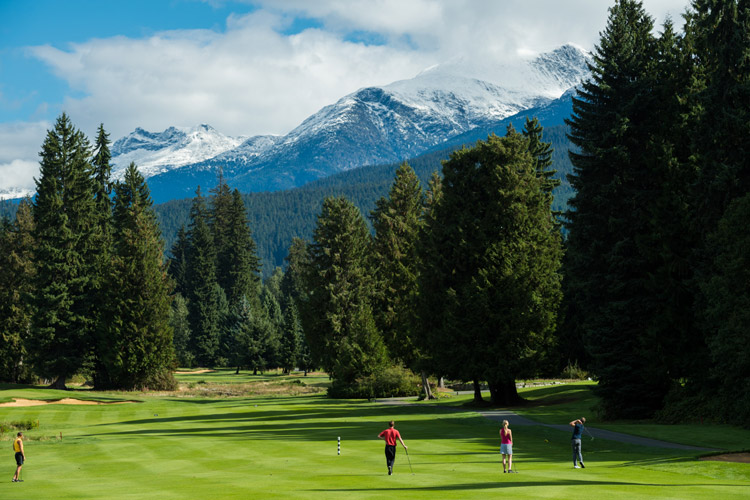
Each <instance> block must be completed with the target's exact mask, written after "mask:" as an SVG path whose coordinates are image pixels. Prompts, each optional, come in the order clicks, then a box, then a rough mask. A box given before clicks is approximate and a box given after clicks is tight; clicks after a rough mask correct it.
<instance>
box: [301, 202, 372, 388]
mask: <svg viewBox="0 0 750 500" xmlns="http://www.w3.org/2000/svg"><path fill="white" fill-rule="evenodd" d="M369 247H370V235H369V232H368V230H367V225H366V223H365V221H364V218H363V217H362V214H361V213H360V212H359V210H358V209H357V208H356V207H355V206H354V205H353V204H352V203H351V202H350V201H348V200H346V199H345V198H326V200H325V201H324V202H323V208H322V211H321V213H320V215H319V216H318V222H317V225H316V227H315V230H314V233H313V242H312V243H311V244H310V245H308V267H307V270H306V272H305V291H306V297H304V301H303V302H302V305H303V307H304V308H305V310H306V312H305V314H304V315H303V318H304V320H305V321H306V322H305V323H304V328H305V335H306V337H307V340H308V344H309V346H310V349H311V351H312V354H313V359H314V360H316V364H320V366H322V367H323V368H324V369H325V370H326V371H327V372H328V373H329V374H330V375H331V376H332V378H333V380H334V385H335V386H338V387H347V386H350V385H351V384H354V383H355V381H356V379H357V378H358V377H362V376H367V375H370V374H372V373H374V372H375V371H377V370H378V369H379V368H380V367H382V366H383V365H384V363H385V362H386V359H385V346H384V345H383V341H382V338H381V337H380V334H379V332H377V329H376V327H375V324H374V321H373V317H372V308H371V305H370V300H371V298H372V293H373V284H372V278H371V276H369V274H368V265H367V258H368V254H369Z"/></svg>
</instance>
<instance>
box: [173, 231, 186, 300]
mask: <svg viewBox="0 0 750 500" xmlns="http://www.w3.org/2000/svg"><path fill="white" fill-rule="evenodd" d="M189 251H190V241H189V240H188V236H187V231H185V226H184V225H183V226H180V230H179V231H178V232H177V240H175V242H174V244H173V245H172V249H171V250H170V252H169V253H170V254H171V257H170V258H169V275H170V276H171V277H172V280H173V281H174V286H175V292H177V293H179V294H180V295H182V296H183V297H186V296H188V295H189V293H190V291H189V290H188V283H187V276H188V272H187V269H188V268H187V265H188V262H187V256H188V253H189Z"/></svg>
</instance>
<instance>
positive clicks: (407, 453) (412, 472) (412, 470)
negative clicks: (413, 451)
mask: <svg viewBox="0 0 750 500" xmlns="http://www.w3.org/2000/svg"><path fill="white" fill-rule="evenodd" d="M404 451H405V452H406V459H407V460H408V461H409V470H410V471H411V475H412V476H413V475H414V469H412V468H411V458H409V450H404Z"/></svg>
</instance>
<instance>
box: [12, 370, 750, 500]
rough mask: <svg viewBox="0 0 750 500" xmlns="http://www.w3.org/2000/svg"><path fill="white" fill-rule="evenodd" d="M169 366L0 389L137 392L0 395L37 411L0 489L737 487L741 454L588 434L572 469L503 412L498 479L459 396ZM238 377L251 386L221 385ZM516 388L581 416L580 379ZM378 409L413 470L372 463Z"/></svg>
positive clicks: (545, 434)
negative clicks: (102, 378) (114, 387)
mask: <svg viewBox="0 0 750 500" xmlns="http://www.w3.org/2000/svg"><path fill="white" fill-rule="evenodd" d="M178 378H179V379H180V381H181V382H182V383H183V384H184V385H185V388H186V391H183V392H182V393H174V394H161V395H150V394H143V393H96V392H92V391H87V390H76V391H67V392H61V391H52V390H47V389H33V388H26V387H18V386H3V387H2V388H3V391H2V393H0V398H1V399H0V402H7V401H10V400H11V398H26V399H45V400H52V399H61V398H76V399H88V400H92V399H94V400H102V401H112V400H114V399H120V400H137V401H141V402H139V403H126V404H117V405H96V406H94V405H85V406H84V405H45V406H29V407H0V422H6V423H7V422H17V421H32V422H36V421H37V420H38V421H39V427H38V428H33V429H30V430H28V431H25V434H26V435H27V436H28V438H29V439H28V440H27V441H26V443H25V446H26V454H27V463H26V465H25V466H24V469H23V474H22V476H23V479H24V480H25V481H24V482H23V483H18V484H16V483H11V481H10V479H11V476H12V474H13V471H14V462H13V453H12V451H11V446H10V434H11V433H10V432H8V433H6V434H5V435H4V436H3V441H2V442H1V443H0V445H2V447H3V448H2V449H4V450H6V451H5V459H4V460H5V465H4V466H3V467H4V469H3V470H4V471H5V474H6V476H5V479H3V480H2V481H0V498H1V499H3V500H6V499H8V500H10V499H51V498H55V499H63V498H71V499H86V498H92V499H94V498H95V499H104V498H133V499H141V498H159V499H171V498H175V499H177V498H180V499H183V498H184V499H195V498H206V499H213V498H259V499H261V498H334V499H335V498H341V499H344V498H348V499H350V498H488V496H492V497H497V496H500V495H503V496H507V497H508V498H596V499H601V498H623V499H624V498H628V499H630V498H675V499H684V498H701V499H705V498H722V499H724V498H747V492H748V491H749V490H750V489H749V488H748V487H750V464H739V463H724V462H703V461H698V460H696V455H697V452H695V451H688V452H686V451H681V450H673V449H663V448H646V447H642V446H635V445H629V444H622V443H618V442H614V441H606V440H599V439H597V440H596V441H593V442H591V441H589V440H585V441H584V448H583V452H584V458H585V461H586V466H587V467H586V469H579V470H576V469H573V468H572V462H571V450H570V433H569V432H562V431H559V430H556V429H552V428H549V427H543V426H517V427H513V423H512V422H511V427H512V428H513V431H514V441H515V444H514V453H515V455H514V461H515V464H516V466H515V468H516V469H518V470H519V473H518V474H513V475H510V474H505V475H504V474H502V466H501V465H500V461H499V456H498V453H497V452H498V447H499V438H498V429H499V423H498V422H495V421H492V420H489V419H486V418H484V417H482V416H480V415H479V414H478V413H476V412H474V411H472V410H471V409H467V408H466V407H465V406H464V405H463V404H462V403H463V402H464V401H465V400H466V399H467V398H466V397H458V398H451V399H447V400H444V401H441V402H440V404H434V403H419V404H413V405H407V406H393V405H384V404H380V403H370V402H367V401H335V400H329V399H327V398H326V397H325V396H324V395H322V394H305V393H303V390H304V389H307V390H318V389H320V388H321V387H323V386H324V385H325V384H326V378H325V377H324V376H316V377H313V376H311V377H308V378H307V379H305V380H303V378H302V377H299V376H297V377H282V376H271V377H262V376H255V377H253V376H250V375H247V374H245V373H243V374H241V375H234V373H233V372H232V371H221V372H215V373H205V374H189V375H179V376H178ZM308 383H309V384H310V385H308ZM258 384H265V385H263V386H262V387H265V389H263V388H262V387H261V388H259V386H258ZM276 386H280V387H281V388H282V389H283V388H287V389H289V390H291V391H294V390H297V389H299V391H298V392H300V394H299V395H293V396H290V395H282V394H281V393H279V394H278V395H277V394H276V393H275V391H276ZM201 389H203V392H196V391H200V390H201ZM214 389H215V390H214ZM238 389H242V390H244V391H247V392H248V393H253V391H255V392H257V393H259V394H261V395H258V396H254V397H248V396H244V397H238V396H233V395H232V394H235V393H236V392H237V390H238ZM203 394H205V395H203ZM208 394H215V395H214V396H213V397H208V396H206V395H208ZM522 394H523V395H524V396H525V397H527V398H528V399H529V400H531V403H530V404H529V405H526V406H524V407H521V408H517V409H514V411H517V412H518V413H519V414H523V415H526V416H528V417H529V418H532V419H536V420H538V421H542V422H548V421H549V422H550V423H556V424H559V423H567V422H568V421H570V420H571V419H572V418H573V417H576V416H578V413H580V412H581V411H586V412H587V413H590V412H589V410H588V407H590V406H591V402H592V401H593V399H592V397H591V396H590V391H589V386H588V385H585V384H584V385H580V384H579V385H565V386H555V387H543V388H538V389H527V390H525V391H524V392H523V393H522ZM390 419H394V420H396V427H397V428H398V429H399V430H400V431H401V433H402V436H403V438H404V441H405V442H406V444H407V445H408V446H409V456H410V458H411V464H412V468H413V471H414V474H413V475H412V473H411V471H410V468H409V463H408V461H407V457H406V455H405V454H404V452H403V449H399V450H398V454H397V458H396V467H395V473H394V475H393V476H388V475H387V474H386V466H385V458H384V455H383V442H382V441H381V440H379V439H377V434H378V433H379V432H380V431H381V430H383V429H384V428H385V427H386V425H387V421H388V420H390ZM590 425H591V426H593V427H600V426H598V425H597V424H596V423H595V422H590ZM601 427H602V428H605V427H606V426H601ZM611 429H612V430H617V431H619V432H630V431H632V432H631V433H634V434H638V433H640V434H642V435H647V436H649V437H655V438H661V439H666V438H667V436H671V437H672V438H673V440H676V441H679V442H684V443H685V444H696V443H695V442H694V438H696V437H697V436H698V435H700V436H701V439H703V440H705V441H706V443H703V444H705V445H708V444H709V443H708V442H709V441H711V438H712V436H714V435H715V438H716V442H715V443H714V445H713V447H722V446H720V445H719V444H717V443H719V442H720V444H721V445H725V446H723V447H725V448H729V449H743V448H750V432H748V431H742V430H738V429H732V428H725V427H720V428H714V427H713V426H704V427H700V426H697V425H696V426H678V427H666V426H656V425H654V424H650V423H639V424H632V426H631V425H630V424H628V423H623V422H618V423H616V424H613V425H612V426H611ZM659 429H661V431H659ZM12 433H13V434H14V433H15V431H13V432H12ZM61 433H62V440H61V439H60V434H61ZM655 434H658V435H655ZM732 436H733V438H732ZM338 437H341V455H340V456H339V455H337V438H338Z"/></svg>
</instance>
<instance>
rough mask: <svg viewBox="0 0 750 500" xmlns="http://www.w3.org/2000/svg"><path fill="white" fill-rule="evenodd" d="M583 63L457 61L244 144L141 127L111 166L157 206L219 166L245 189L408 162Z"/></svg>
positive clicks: (559, 91)
mask: <svg viewBox="0 0 750 500" xmlns="http://www.w3.org/2000/svg"><path fill="white" fill-rule="evenodd" d="M587 57H588V54H587V53H586V52H585V51H583V50H581V49H578V48H576V47H574V46H571V45H565V46H563V47H560V48H558V49H556V50H554V51H552V52H549V53H546V54H542V55H540V56H538V57H536V58H532V59H527V60H519V61H517V62H516V63H513V64H505V65H497V66H492V65H489V66H488V67H483V68H473V67H470V66H468V65H467V64H466V63H465V62H464V61H462V60H460V59H457V60H453V61H450V62H448V63H446V64H443V65H438V66H435V67H432V68H429V69H427V70H425V71H423V72H421V73H420V74H419V75H417V76H416V77H414V78H412V79H409V80H402V81H398V82H394V83H391V84H389V85H385V86H382V87H367V88H363V89H360V90H358V91H356V92H354V93H352V94H349V95H347V96H344V97H342V98H341V99H339V101H337V102H336V103H334V104H331V105H329V106H326V107H324V108H323V109H321V110H320V111H318V112H317V113H315V114H314V115H312V116H310V117H309V118H307V119H306V120H304V121H303V122H302V123H301V124H300V125H299V126H298V127H296V128H295V129H294V130H292V131H291V132H289V133H288V134H287V135H285V136H280V137H279V136H256V137H252V138H249V139H247V140H245V141H244V142H241V143H240V142H239V140H238V139H232V138H226V137H224V136H220V134H218V133H217V132H216V131H214V130H213V129H210V127H208V126H201V127H198V130H205V131H206V133H205V136H206V137H208V136H209V135H210V137H211V139H210V140H209V139H203V140H197V139H193V140H188V137H193V136H192V135H191V134H190V133H188V132H187V131H185V130H183V129H174V128H170V129H167V130H166V131H164V132H162V133H161V134H151V133H148V132H145V131H143V130H140V129H137V130H136V132H134V133H133V134H131V135H130V136H128V137H126V138H123V139H121V140H120V141H117V143H116V144H115V146H114V147H113V153H114V154H115V155H116V156H115V157H114V158H113V161H114V162H115V163H116V164H117V166H118V168H124V167H125V166H127V165H128V164H129V163H130V161H135V162H136V164H137V165H139V167H140V169H141V171H142V172H143V173H144V175H145V176H146V177H148V178H149V181H148V182H149V186H150V188H151V192H152V195H153V196H154V199H155V200H156V201H166V200H168V199H172V198H184V197H189V196H192V194H193V192H194V191H195V189H196V187H197V186H198V185H200V186H201V187H202V188H203V190H204V191H205V190H207V189H208V188H210V187H212V186H213V185H215V183H216V171H217V170H218V168H221V169H222V170H223V173H224V177H225V178H226V180H227V182H228V183H229V185H230V186H232V187H233V188H238V189H240V190H241V191H274V190H279V189H287V188H292V187H296V186H300V185H302V184H304V183H306V182H309V181H311V180H315V179H318V178H321V177H325V176H328V175H331V174H333V173H336V172H340V171H343V170H348V169H351V168H356V167H359V166H363V165H371V164H378V163H392V162H397V161H402V160H406V159H408V158H411V157H414V156H417V155H419V154H421V153H423V152H425V151H427V150H429V149H431V148H434V147H436V146H439V145H441V144H443V143H445V142H446V141H448V140H449V139H450V138H452V137H456V136H459V135H461V134H466V133H468V132H469V131H471V130H473V129H477V128H479V129H482V128H483V127H487V126H490V125H491V124H492V123H495V122H497V121H500V120H502V119H504V118H507V117H509V116H512V115H515V114H517V113H519V112H521V111H523V110H528V109H544V107H545V106H547V105H549V104H550V103H553V101H555V100H556V99H558V98H560V97H561V96H562V95H563V93H564V92H566V91H568V90H569V89H570V88H571V87H574V86H576V85H577V84H579V83H580V82H581V81H582V80H583V79H584V78H586V77H587V75H588V67H587ZM568 100H569V99H568ZM558 107H559V106H558ZM562 107H563V108H564V107H565V106H562ZM555 109H557V108H555ZM561 109H562V108H561ZM208 131H210V132H211V134H209V133H208ZM198 135H200V136H201V137H203V135H201V134H196V137H197V136H198ZM219 137H221V138H222V139H223V140H220V139H219ZM232 141H237V142H236V144H234V145H232ZM204 146H205V147H204ZM191 148H192V149H191ZM138 155H140V156H138ZM175 167H178V168H175Z"/></svg>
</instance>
